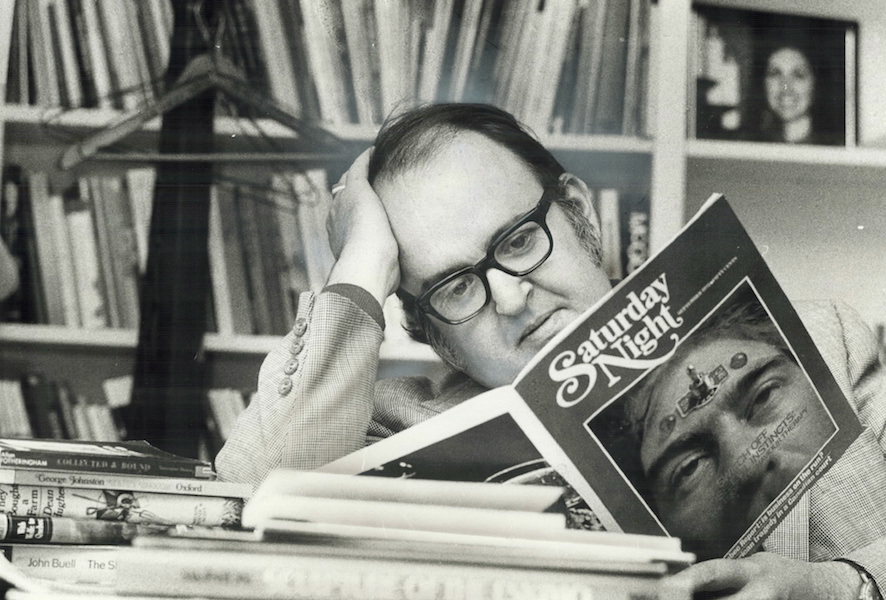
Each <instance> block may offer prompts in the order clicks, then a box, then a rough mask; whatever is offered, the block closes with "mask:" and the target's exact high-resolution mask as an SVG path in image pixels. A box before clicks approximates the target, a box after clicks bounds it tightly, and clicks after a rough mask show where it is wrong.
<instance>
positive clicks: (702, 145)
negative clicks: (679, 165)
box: [688, 140, 886, 168]
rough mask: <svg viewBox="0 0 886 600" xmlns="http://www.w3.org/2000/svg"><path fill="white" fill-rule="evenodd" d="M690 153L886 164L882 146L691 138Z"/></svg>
mask: <svg viewBox="0 0 886 600" xmlns="http://www.w3.org/2000/svg"><path fill="white" fill-rule="evenodd" d="M688 155H689V158H690V159H693V158H707V159H715V160H731V161H736V160H740V161H751V162H764V163H782V164H798V165H811V166H816V165H832V166H849V167H872V168H884V167H886V149H883V148H861V147H855V148H844V147H836V146H812V145H807V144H795V145H788V144H773V143H759V142H721V141H711V140H690V141H689V143H688Z"/></svg>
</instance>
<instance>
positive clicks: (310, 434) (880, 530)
mask: <svg viewBox="0 0 886 600" xmlns="http://www.w3.org/2000/svg"><path fill="white" fill-rule="evenodd" d="M797 310H798V312H799V314H800V316H801V318H802V319H803V321H804V323H805V324H806V327H807V329H808V330H809V332H810V334H811V335H812V337H813V339H814V340H815V343H816V345H817V346H818V348H819V350H820V352H821V353H822V355H823V357H824V359H825V362H826V363H827V364H828V366H829V367H830V368H831V371H832V372H833V374H834V376H835V378H836V380H837V382H838V383H839V385H840V387H841V388H842V390H843V391H844V393H845V394H846V396H847V397H848V398H849V399H850V402H851V403H852V404H853V407H854V408H855V410H856V412H857V414H858V415H859V418H860V420H861V422H862V423H863V424H864V426H865V428H864V431H863V433H862V435H861V436H860V437H859V438H858V439H857V440H856V441H855V442H854V443H853V444H852V446H851V447H850V448H849V449H848V450H847V451H846V453H845V454H844V456H843V457H842V458H841V459H840V460H839V461H838V462H837V463H836V464H835V465H834V466H833V467H832V468H831V469H830V471H828V473H827V474H826V475H825V476H824V477H822V478H821V479H820V480H819V481H818V482H816V483H815V485H814V486H813V487H812V489H811V490H810V491H809V492H807V494H806V495H804V496H803V498H802V500H801V501H800V503H799V504H798V506H797V507H796V508H795V509H794V510H793V511H792V512H791V513H790V514H789V515H788V517H787V518H786V519H785V521H783V522H782V523H781V525H779V527H778V528H777V529H776V530H775V531H774V532H773V533H772V534H771V535H770V536H769V538H768V539H767V540H766V542H765V543H764V549H766V550H768V551H773V552H777V553H780V554H783V555H787V556H790V557H793V558H798V559H803V560H813V561H819V560H828V559H831V558H835V557H843V558H849V559H851V560H853V561H855V562H857V563H858V564H860V565H862V566H864V567H865V568H866V569H867V570H868V571H869V572H870V573H871V574H872V575H873V577H874V579H875V580H876V581H878V582H881V587H882V588H884V589H886V458H884V449H886V370H884V368H883V367H882V365H881V364H880V362H879V360H878V354H877V346H876V343H875V341H874V338H873V336H872V335H871V332H870V330H869V329H868V328H867V327H866V326H865V325H864V323H862V322H861V320H860V319H859V318H858V317H857V315H855V313H854V312H853V311H852V310H851V309H849V308H848V307H845V306H841V305H836V304H832V303H805V304H803V303H801V304H798V306H797ZM381 342H382V329H381V327H380V326H379V324H378V323H377V322H376V321H375V320H374V319H373V318H372V317H370V316H369V315H368V314H367V313H366V312H365V311H363V310H362V309H360V308H359V307H358V306H357V305H356V304H354V303H353V302H352V301H351V300H350V299H348V298H347V297H345V296H342V295H339V294H337V293H333V292H324V293H320V294H312V293H307V294H303V295H302V297H301V299H300V306H299V315H298V318H297V320H296V323H295V325H294V327H293V329H292V331H291V332H290V333H289V334H288V335H287V336H286V337H285V338H284V339H283V340H282V342H281V344H280V345H279V346H278V347H277V348H276V349H275V350H273V351H272V352H271V353H270V354H269V355H268V356H267V358H266V359H265V361H264V363H263V365H262V368H261V371H260V373H259V379H258V394H257V396H256V398H255V399H254V400H253V401H252V403H251V404H250V406H249V408H248V409H247V410H246V411H245V412H244V413H243V414H242V415H241V417H240V419H239V421H238V423H237V427H236V428H235V431H234V433H233V434H232V436H231V437H230V439H229V440H228V441H227V443H226V444H225V446H224V448H223V449H222V451H221V452H220V453H219V455H218V456H217V457H216V462H215V466H216V469H217V471H218V473H219V475H220V477H222V478H223V479H227V480H235V481H245V482H249V483H251V484H252V485H253V486H256V485H258V484H259V483H260V482H261V480H262V479H263V478H264V477H265V476H266V475H267V474H268V473H269V472H270V470H271V469H273V468H275V467H278V466H287V467H294V468H301V469H313V468H316V467H318V466H320V465H323V464H325V463H327V462H329V461H331V460H334V459H336V458H339V457H341V456H344V455H345V454H348V453H350V452H352V451H355V450H358V449H359V448H361V447H363V446H364V445H365V444H366V443H367V442H371V441H373V440H375V439H378V438H381V437H386V436H389V435H391V434H393V433H396V432H397V431H401V430H402V429H405V428H407V427H409V426H411V425H413V424H415V423H418V422H420V421H422V420H425V419H427V418H429V417H431V416H433V415H435V414H438V413H440V412H442V411H444V410H446V409H447V408H449V407H451V406H453V405H455V404H457V403H459V402H461V401H463V400H465V399H467V398H470V397H473V396H475V395H477V394H479V393H482V392H483V391H485V389H484V388H483V387H481V386H480V385H478V384H477V383H475V382H473V381H472V380H470V379H469V378H467V377H465V376H464V375H461V374H458V373H455V372H452V373H450V374H448V375H446V376H444V377H442V378H441V379H439V380H437V381H431V380H429V379H427V378H418V377H409V378H398V379H392V380H383V381H376V375H377V370H378V359H379V354H378V351H379V347H380V345H381Z"/></svg>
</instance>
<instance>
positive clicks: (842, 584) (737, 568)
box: [671, 552, 860, 600]
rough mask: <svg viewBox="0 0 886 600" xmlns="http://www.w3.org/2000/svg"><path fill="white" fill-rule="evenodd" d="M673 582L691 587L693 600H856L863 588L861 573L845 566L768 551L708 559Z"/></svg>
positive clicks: (675, 576) (844, 564)
mask: <svg viewBox="0 0 886 600" xmlns="http://www.w3.org/2000/svg"><path fill="white" fill-rule="evenodd" d="M671 579H672V582H673V583H674V584H675V585H678V586H680V587H688V588H689V589H690V590H691V592H692V597H693V598H712V599H713V598H717V599H718V600H719V599H720V598H729V599H731V600H770V599H771V600H775V599H778V600H816V599H821V600H842V599H845V600H855V599H856V598H857V594H858V589H859V585H860V580H859V576H858V573H857V572H856V571H855V569H854V568H852V566H850V565H848V564H846V563H842V562H833V561H831V562H820V563H809V562H803V561H798V560H792V559H789V558H784V557H782V556H778V555H777V554H771V553H768V552H761V553H758V554H755V555H753V556H751V557H749V558H740V559H725V558H724V559H715V560H708V561H705V562H701V563H698V564H696V565H692V566H691V567H689V568H688V569H686V570H685V571H682V572H680V573H678V574H677V575H674V576H673V577H672V578H671Z"/></svg>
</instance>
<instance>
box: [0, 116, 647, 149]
mask: <svg viewBox="0 0 886 600" xmlns="http://www.w3.org/2000/svg"><path fill="white" fill-rule="evenodd" d="M3 111H4V112H5V116H4V119H3V120H4V121H5V123H6V126H7V127H9V128H12V130H13V131H14V132H15V133H16V134H17V135H18V136H20V137H21V136H23V135H29V136H32V135H35V134H36V135H40V134H48V133H50V132H52V130H53V129H64V130H65V131H66V132H70V133H71V134H75V133H78V132H79V133H81V134H86V133H88V132H90V131H95V130H97V129H101V128H103V127H107V126H109V125H112V124H114V123H118V122H119V121H121V120H123V119H124V118H125V117H126V116H127V114H130V113H123V112H121V111H116V110H109V109H91V108H78V109H69V110H67V109H60V108H50V107H42V106H25V105H20V104H6V105H3ZM256 123H257V124H258V126H259V127H260V130H261V132H262V133H263V134H264V135H265V136H267V137H269V138H271V139H279V140H285V139H292V138H293V137H295V134H294V132H292V131H291V130H290V129H288V128H287V127H285V126H283V125H281V124H280V123H278V122H276V121H272V120H267V119H259V120H257V121H256ZM159 130H160V119H159V118H156V119H152V120H151V121H148V122H147V123H146V124H145V126H144V128H143V131H144V132H149V133H156V132H157V131H159ZM327 130H328V131H330V132H331V133H333V134H334V135H336V136H338V137H339V138H341V139H342V140H345V141H346V142H355V143H357V142H360V143H365V144H370V143H372V141H373V140H374V139H375V135H376V133H377V132H378V127H377V126H374V125H359V124H353V125H336V126H333V127H327ZM215 133H216V135H218V136H220V137H226V138H230V137H236V136H238V135H255V134H258V133H259V129H258V128H256V127H255V126H254V125H253V124H252V123H251V122H250V121H249V120H246V119H234V118H231V117H219V118H217V119H216V121H215ZM539 138H540V139H541V141H542V143H543V144H544V145H545V146H546V147H547V148H549V149H551V150H553V151H558V150H563V151H583V152H614V153H623V154H649V153H651V152H652V141H651V140H648V139H642V138H634V137H626V136H621V135H588V134H583V135H569V134H557V135H541V136H539ZM55 141H56V142H57V141H58V140H55Z"/></svg>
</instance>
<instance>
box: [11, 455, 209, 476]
mask: <svg viewBox="0 0 886 600" xmlns="http://www.w3.org/2000/svg"><path fill="white" fill-rule="evenodd" d="M0 467H14V468H16V469H31V470H34V469H36V470H42V471H46V470H49V471H67V472H72V471H76V472H78V473H83V472H88V473H116V474H120V475H142V476H161V477H186V478H197V479H212V478H214V477H215V474H214V473H213V472H212V469H211V467H210V466H209V465H202V464H201V465H195V464H194V463H193V462H192V461H190V460H183V461H176V460H174V459H171V458H170V459H159V458H156V457H150V456H121V457H115V458H105V457H99V456H96V455H94V454H81V453H78V452H71V453H70V454H57V453H54V452H45V453H44V452H40V451H33V452H27V453H26V454H24V455H17V454H16V453H15V452H10V451H6V450H4V451H0Z"/></svg>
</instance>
